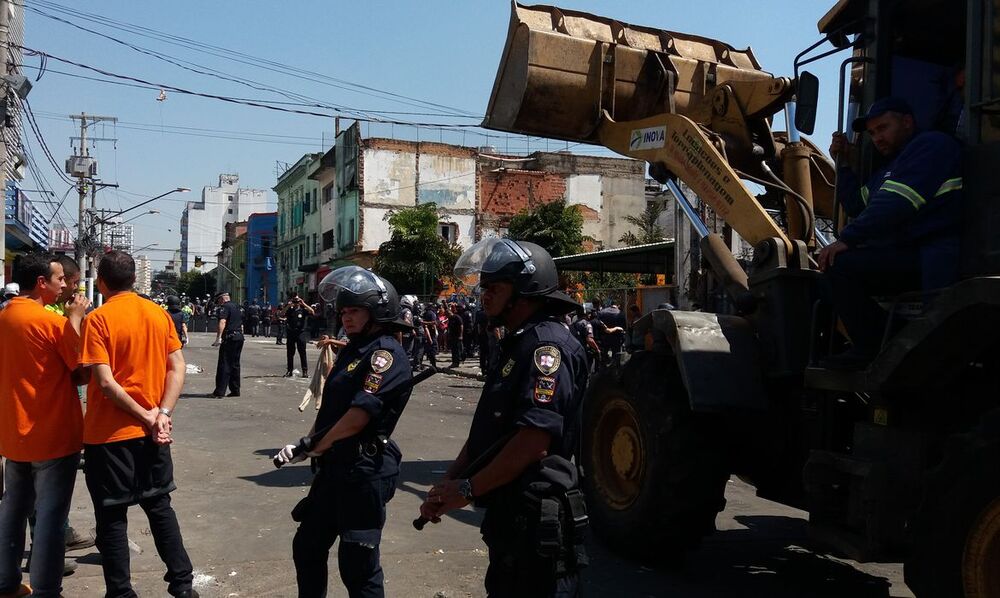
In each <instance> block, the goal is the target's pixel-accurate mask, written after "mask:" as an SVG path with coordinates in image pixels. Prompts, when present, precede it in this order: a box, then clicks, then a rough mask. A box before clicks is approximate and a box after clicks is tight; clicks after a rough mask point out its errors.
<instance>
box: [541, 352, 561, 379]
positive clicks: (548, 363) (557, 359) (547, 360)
mask: <svg viewBox="0 0 1000 598" xmlns="http://www.w3.org/2000/svg"><path fill="white" fill-rule="evenodd" d="M561 363H562V355H561V354H560V353H559V349H557V348H556V347H553V346H552V345H544V346H542V347H538V348H537V349H535V367H536V368H538V371H539V372H541V373H543V374H545V375H546V376H549V375H551V374H552V373H553V372H555V371H556V370H558V369H559V365H560V364H561Z"/></svg>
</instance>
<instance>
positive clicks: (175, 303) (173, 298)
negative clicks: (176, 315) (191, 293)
mask: <svg viewBox="0 0 1000 598" xmlns="http://www.w3.org/2000/svg"><path fill="white" fill-rule="evenodd" d="M180 306H181V298H180V297H178V296H177V295H167V307H180Z"/></svg>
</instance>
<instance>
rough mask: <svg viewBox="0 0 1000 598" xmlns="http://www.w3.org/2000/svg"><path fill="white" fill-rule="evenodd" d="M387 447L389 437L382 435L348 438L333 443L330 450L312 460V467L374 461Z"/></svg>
mask: <svg viewBox="0 0 1000 598" xmlns="http://www.w3.org/2000/svg"><path fill="white" fill-rule="evenodd" d="M388 447H389V437H388V436H385V435H382V434H377V435H375V436H365V437H363V438H349V439H347V440H343V441H341V442H338V443H335V444H334V445H333V446H332V447H331V448H330V450H328V451H326V452H325V453H323V454H322V455H320V456H319V457H317V458H315V459H313V465H314V468H324V467H337V466H343V465H347V464H350V463H354V462H355V461H357V460H358V459H376V458H378V457H380V456H382V455H383V454H385V451H386V449H387V448H388Z"/></svg>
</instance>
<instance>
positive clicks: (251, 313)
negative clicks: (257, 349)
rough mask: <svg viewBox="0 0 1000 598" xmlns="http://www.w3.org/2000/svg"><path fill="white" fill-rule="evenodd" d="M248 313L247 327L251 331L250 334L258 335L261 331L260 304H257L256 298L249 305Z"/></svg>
mask: <svg viewBox="0 0 1000 598" xmlns="http://www.w3.org/2000/svg"><path fill="white" fill-rule="evenodd" d="M246 314H247V323H246V328H247V330H248V331H249V332H250V336H257V335H258V334H259V333H260V305H258V304H257V300H256V299H254V300H253V303H251V304H249V305H247V309H246Z"/></svg>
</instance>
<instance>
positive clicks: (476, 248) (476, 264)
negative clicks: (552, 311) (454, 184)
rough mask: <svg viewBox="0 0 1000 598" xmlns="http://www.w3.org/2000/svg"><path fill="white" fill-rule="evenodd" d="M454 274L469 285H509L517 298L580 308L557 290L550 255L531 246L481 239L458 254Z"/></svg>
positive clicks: (507, 240)
mask: <svg viewBox="0 0 1000 598" xmlns="http://www.w3.org/2000/svg"><path fill="white" fill-rule="evenodd" d="M454 272H455V276H456V277H457V278H459V279H461V280H462V281H463V283H465V284H466V285H469V286H478V285H482V284H487V283H491V282H509V283H512V284H513V285H514V292H515V293H516V294H517V295H522V296H525V297H543V298H545V299H548V300H550V302H553V303H562V304H565V307H566V311H570V310H575V309H580V304H579V303H577V302H576V301H574V300H573V299H571V298H570V297H569V295H566V294H565V293H563V292H562V291H560V290H559V273H558V271H557V270H556V264H555V262H554V261H552V256H551V255H549V252H548V251H545V250H544V249H542V248H541V247H539V246H538V245H535V244H534V243H529V242H527V241H514V240H513V239H497V238H491V239H483V240H482V241H479V242H478V243H475V244H474V245H472V246H471V247H469V248H468V249H466V250H465V252H464V253H462V256H461V257H460V258H458V261H457V262H455V270H454ZM560 307H563V306H560Z"/></svg>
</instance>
